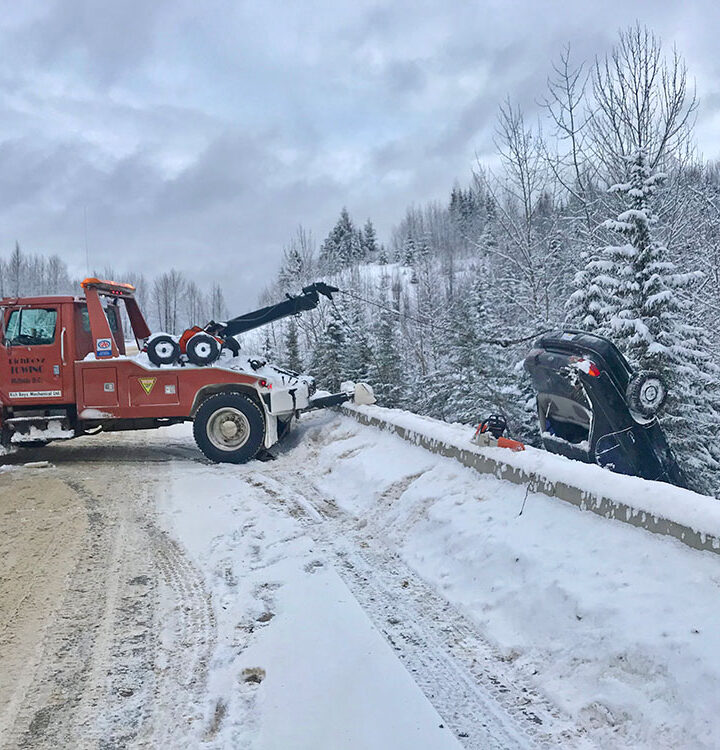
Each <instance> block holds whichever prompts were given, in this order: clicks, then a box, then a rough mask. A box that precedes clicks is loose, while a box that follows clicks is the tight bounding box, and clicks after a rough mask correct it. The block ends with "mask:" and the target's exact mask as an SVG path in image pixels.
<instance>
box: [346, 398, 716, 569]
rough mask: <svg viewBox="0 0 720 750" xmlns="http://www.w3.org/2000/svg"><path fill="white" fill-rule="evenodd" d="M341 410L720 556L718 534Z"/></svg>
mask: <svg viewBox="0 0 720 750" xmlns="http://www.w3.org/2000/svg"><path fill="white" fill-rule="evenodd" d="M340 409H341V411H342V412H343V413H344V414H346V415H347V416H349V417H352V418H353V419H355V420H357V421H358V422H360V423H361V424H364V425H368V426H370V427H377V428H379V429H381V430H385V431H387V432H391V433H394V434H395V435H398V436H399V437H401V438H402V439H403V440H407V441H408V442H410V443H414V444H415V445H419V446H421V447H422V448H425V449H426V450H429V451H431V452H432V453H436V454H438V455H440V456H446V457H447V458H452V459H455V460H456V461H459V462H460V463H461V464H463V465H464V466H467V467H469V468H471V469H475V470H476V471H479V472H480V473H482V474H492V475H493V476H494V477H497V478H498V479H503V480H505V481H507V482H513V484H521V485H527V486H528V487H529V488H530V490H531V491H532V492H541V493H542V494H544V495H547V496H548V497H553V498H557V499H558V500H562V501H563V502H566V503H570V504H571V505H574V506H576V507H577V508H579V509H580V510H583V511H590V512H591V513H595V514H596V515H598V516H602V517H603V518H610V519H613V520H616V521H622V522H623V523H627V524H630V525H631V526H636V527H638V528H641V529H645V530H646V531H649V532H651V533H653V534H661V535H663V536H671V537H674V538H675V539H677V540H678V541H680V542H682V543H683V544H686V545H687V546H688V547H692V548H693V549H696V550H701V551H705V552H713V553H715V554H720V537H718V536H716V535H713V534H707V533H703V532H702V531H697V530H695V529H692V528H691V527H689V526H687V525H684V524H682V523H679V522H677V521H673V520H671V519H668V518H662V517H660V516H657V515H654V514H652V513H650V512H648V511H646V510H640V509H638V508H633V507H632V506H631V505H628V504H626V503H623V502H619V501H617V500H614V499H611V498H609V497H604V496H603V495H602V494H595V493H590V492H587V491H585V490H582V489H579V488H578V487H573V486H572V485H569V484H566V483H564V482H555V481H552V480H551V479H549V478H548V477H545V476H541V475H539V474H536V473H533V472H527V471H525V470H523V469H520V468H518V467H515V466H510V465H508V464H506V463H501V462H499V461H496V460H495V459H494V458H491V457H490V456H486V455H483V454H482V453H479V452H477V451H474V450H465V449H463V448H460V447H458V446H456V445H452V444H451V443H446V442H443V441H442V440H439V439H438V438H436V437H432V436H431V435H426V434H423V433H422V432H420V431H419V430H414V429H410V428H408V427H405V426H402V425H399V424H394V423H393V422H391V421H388V420H386V419H383V418H382V417H381V416H378V415H374V414H367V413H365V412H362V411H358V410H356V409H353V408H352V407H350V408H348V407H340Z"/></svg>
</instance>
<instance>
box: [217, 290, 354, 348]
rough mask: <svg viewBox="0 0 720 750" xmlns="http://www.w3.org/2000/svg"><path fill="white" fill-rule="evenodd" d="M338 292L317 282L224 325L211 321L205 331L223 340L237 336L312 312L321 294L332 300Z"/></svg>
mask: <svg viewBox="0 0 720 750" xmlns="http://www.w3.org/2000/svg"><path fill="white" fill-rule="evenodd" d="M338 291H340V290H339V289H338V288H337V287H335V286H330V285H329V284H326V283H325V282H323V281H317V282H315V283H314V284H310V286H306V287H304V288H303V290H302V294H298V295H297V296H295V297H293V296H292V295H290V294H288V295H287V299H286V300H283V301H282V302H278V303H277V304H276V305H268V306H267V307H261V308H260V309H259V310H254V311H253V312H249V313H245V315H238V316H237V318H232V319H231V320H228V321H227V322H226V323H215V322H214V321H213V322H211V323H208V325H207V326H206V327H205V330H206V331H207V332H208V333H210V334H212V335H213V336H220V337H223V338H227V337H230V336H237V335H238V334H241V333H245V332H246V331H251V330H252V329H253V328H260V326H264V325H268V324H269V323H273V322H275V321H276V320H281V319H282V318H288V317H290V316H291V315H299V314H300V313H301V312H305V311H306V310H314V309H315V308H316V307H317V306H318V304H319V302H320V295H321V294H322V295H323V296H324V297H327V298H328V299H329V300H332V295H333V292H338Z"/></svg>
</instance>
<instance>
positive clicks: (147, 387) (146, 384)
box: [138, 378, 157, 396]
mask: <svg viewBox="0 0 720 750" xmlns="http://www.w3.org/2000/svg"><path fill="white" fill-rule="evenodd" d="M138 381H139V383H140V385H141V386H142V389H143V390H144V391H145V393H147V395H148V396H149V395H150V394H151V393H152V389H153V388H154V387H155V383H157V378H138Z"/></svg>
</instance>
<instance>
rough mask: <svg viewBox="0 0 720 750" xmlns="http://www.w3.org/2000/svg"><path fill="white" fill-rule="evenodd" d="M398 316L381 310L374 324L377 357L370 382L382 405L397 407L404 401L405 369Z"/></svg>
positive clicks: (372, 367)
mask: <svg viewBox="0 0 720 750" xmlns="http://www.w3.org/2000/svg"><path fill="white" fill-rule="evenodd" d="M396 329H397V318H396V316H395V315H393V314H392V313H391V312H388V311H387V310H381V311H380V314H379V316H378V318H377V322H376V324H375V326H374V334H375V335H374V338H375V346H374V351H375V357H374V359H373V362H372V366H371V368H370V370H371V374H370V382H371V383H372V385H373V388H374V389H375V395H376V397H377V400H378V403H379V404H380V405H381V406H387V407H397V406H400V404H401V401H402V385H403V380H404V378H403V370H402V364H401V361H400V348H399V345H398V337H397V330H396Z"/></svg>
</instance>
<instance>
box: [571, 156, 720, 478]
mask: <svg viewBox="0 0 720 750" xmlns="http://www.w3.org/2000/svg"><path fill="white" fill-rule="evenodd" d="M628 172H629V179H628V180H627V182H625V183H621V184H618V185H614V186H613V187H612V188H611V191H612V192H614V193H616V194H617V195H618V196H619V198H620V199H621V200H622V202H623V203H624V204H625V206H624V208H625V210H623V211H622V212H621V213H620V214H619V215H618V217H617V219H614V220H609V221H607V222H605V228H606V229H608V230H610V231H612V232H614V233H615V234H617V235H618V236H619V238H620V239H621V242H620V243H618V244H617V245H611V246H608V247H605V248H604V249H603V250H602V252H601V253H600V255H599V257H598V258H597V259H595V260H593V261H591V262H590V263H589V264H588V265H587V266H586V269H585V271H586V272H587V274H588V277H587V278H586V287H585V297H584V300H583V304H584V305H585V307H586V309H587V310H589V311H590V314H592V315H593V316H594V314H595V311H596V310H598V308H595V309H593V308H591V307H590V305H589V304H588V302H587V300H598V299H599V300H602V302H601V303H598V304H601V305H602V307H601V308H599V312H600V315H601V320H602V323H601V326H600V330H601V331H603V332H607V333H609V335H610V336H611V337H612V338H613V340H614V341H615V343H616V344H617V345H618V346H619V347H620V349H621V350H622V351H623V352H624V354H625V355H626V356H627V358H628V360H629V361H630V363H631V364H632V365H633V366H634V368H636V369H638V370H644V369H649V370H655V371H657V372H659V373H660V375H661V376H662V377H663V378H664V380H665V381H666V383H667V385H668V400H667V405H666V407H665V410H664V412H663V414H662V416H661V423H662V425H663V426H664V427H665V430H666V433H667V435H668V438H669V440H670V443H671V446H672V448H673V449H674V451H675V453H676V454H677V456H678V458H679V459H680V462H681V465H682V466H683V467H684V468H685V470H686V472H687V474H688V477H689V479H690V481H691V483H692V485H693V486H694V487H695V488H697V489H699V490H701V491H717V490H718V489H720V483H719V481H720V446H718V445H717V438H718V432H719V430H718V420H719V418H720V392H719V383H720V368H718V366H717V365H716V364H715V363H714V362H713V360H712V357H711V354H710V349H709V343H708V342H709V333H708V331H707V330H706V329H705V327H704V326H703V325H702V323H701V322H700V321H698V320H697V316H696V315H695V312H694V310H693V309H692V303H691V302H690V301H689V299H688V297H684V296H683V295H682V292H683V291H687V290H688V289H689V287H691V286H692V285H693V284H695V283H696V282H697V278H698V276H697V274H693V273H679V272H678V271H677V269H676V267H675V264H674V263H672V262H671V261H670V260H669V259H668V250H667V248H666V247H665V245H663V244H662V243H661V242H659V241H658V240H657V239H656V238H655V237H654V234H653V227H654V226H655V225H656V223H657V219H656V217H655V216H654V214H653V211H652V203H653V197H654V196H655V194H656V192H657V190H658V189H659V187H660V185H661V184H662V182H663V180H664V178H665V176H664V175H663V174H662V173H657V172H656V173H653V172H652V170H651V169H650V167H649V166H648V160H647V156H646V154H645V152H644V151H643V150H637V151H636V152H635V153H633V154H632V156H631V157H630V158H629V159H628ZM595 287H597V289H595Z"/></svg>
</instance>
